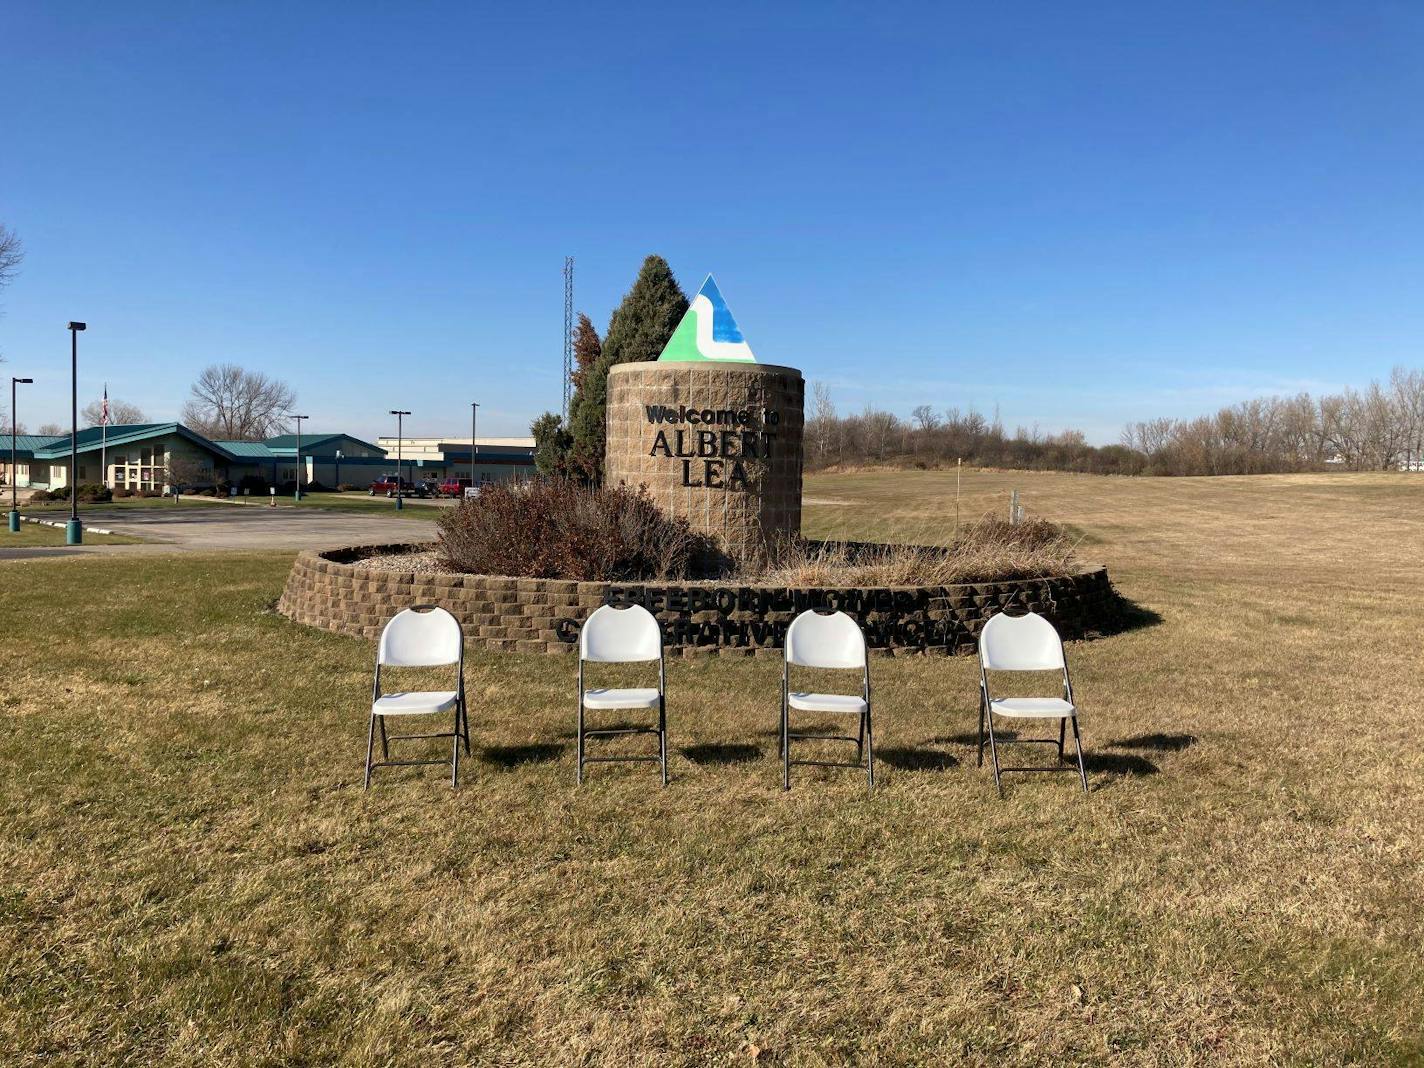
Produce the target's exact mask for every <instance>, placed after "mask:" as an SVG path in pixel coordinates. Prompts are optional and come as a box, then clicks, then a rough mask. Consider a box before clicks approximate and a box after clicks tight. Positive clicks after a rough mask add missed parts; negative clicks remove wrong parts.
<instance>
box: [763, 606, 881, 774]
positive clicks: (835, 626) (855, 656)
mask: <svg viewBox="0 0 1424 1068" xmlns="http://www.w3.org/2000/svg"><path fill="white" fill-rule="evenodd" d="M793 667H808V668H830V669H835V670H841V669H844V670H858V671H860V673H861V683H860V696H858V697H857V696H856V695H854V694H838V693H806V692H804V691H799V690H792V689H791V669H792V668H793ZM793 708H794V709H796V710H797V711H798V712H817V713H830V714H832V715H852V716H855V717H857V719H858V720H859V723H860V729H859V730H858V731H857V732H856V733H857V736H856V737H854V738H852V737H850V736H849V735H845V734H804V733H801V734H793V733H792V732H791V710H792V709H793ZM804 739H821V740H823V741H836V742H854V743H855V753H856V759H855V763H854V764H852V763H849V762H846V761H831V760H792V759H791V743H792V741H800V740H804ZM862 760H863V761H864V766H865V774H866V778H867V779H868V780H869V783H870V785H871V786H874V785H875V739H874V732H873V731H872V729H871V723H870V651H869V649H867V648H866V644H865V635H864V634H863V633H861V630H860V627H859V626H857V625H856V622H855V620H853V619H851V618H850V616H848V615H846V614H845V613H844V612H835V613H833V614H831V615H821V614H820V613H818V612H802V613H801V614H800V615H799V616H797V617H796V618H795V619H793V620H792V621H791V626H789V627H787V628H786V657H785V661H784V662H783V664H782V667H781V788H782V789H783V790H789V789H791V765H792V764H804V765H811V766H815V767H823V768H858V767H860V766H861V762H862Z"/></svg>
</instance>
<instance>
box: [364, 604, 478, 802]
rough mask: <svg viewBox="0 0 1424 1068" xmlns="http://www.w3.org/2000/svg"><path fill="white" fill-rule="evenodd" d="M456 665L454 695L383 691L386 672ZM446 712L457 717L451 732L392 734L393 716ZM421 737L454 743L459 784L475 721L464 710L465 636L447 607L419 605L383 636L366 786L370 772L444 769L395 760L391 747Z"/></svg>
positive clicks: (453, 778)
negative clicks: (389, 726)
mask: <svg viewBox="0 0 1424 1068" xmlns="http://www.w3.org/2000/svg"><path fill="white" fill-rule="evenodd" d="M452 664H453V665H455V672H456V674H455V679H456V682H455V689H453V690H402V691H397V692H395V693H382V692H381V668H383V667H399V668H434V667H449V666H450V665H452ZM447 712H453V713H454V714H455V720H454V725H453V727H452V728H451V729H450V730H449V731H438V732H435V733H431V734H387V733H386V719H387V717H389V716H432V715H441V714H444V713H447ZM378 730H379V731H380V735H381V759H380V760H379V761H375V762H373V760H372V758H373V756H374V754H375V748H376V732H377V731H378ZM418 738H449V739H450V740H451V743H450V785H451V786H452V787H453V786H455V785H456V784H457V783H458V781H459V775H460V746H461V744H463V745H464V747H465V752H466V753H468V752H469V751H470V720H469V715H468V712H467V709H466V707H465V635H464V632H463V631H461V629H460V621H459V620H458V619H456V618H455V617H454V616H452V615H451V614H450V613H449V612H447V611H445V609H443V608H437V607H435V606H434V605H416V606H415V607H414V608H407V609H405V610H404V611H402V612H398V613H396V615H395V616H394V617H393V618H392V619H391V621H390V622H389V623H387V624H386V626H385V629H384V630H382V631H381V640H380V643H379V644H378V645H377V646H376V678H375V681H374V682H373V683H372V685H371V723H370V726H369V728H368V730H367V732H366V781H365V787H364V788H365V789H370V787H371V772H372V771H373V770H375V769H376V768H390V767H399V766H403V765H416V764H444V763H445V761H444V760H443V759H440V760H392V759H391V746H390V743H391V742H404V741H413V740H415V739H418Z"/></svg>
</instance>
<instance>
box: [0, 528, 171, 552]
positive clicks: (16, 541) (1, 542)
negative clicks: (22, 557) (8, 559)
mask: <svg viewBox="0 0 1424 1068" xmlns="http://www.w3.org/2000/svg"><path fill="white" fill-rule="evenodd" d="M141 541H143V539H142V538H134V537H130V536H128V535H126V534H96V533H94V531H92V530H89V529H87V528H86V529H85V531H84V544H85V545H137V544H138V543H139V542H141ZM63 544H64V528H63V527H51V526H44V525H42V524H40V523H21V524H20V529H19V531H18V532H16V533H14V534H12V533H10V531H9V530H7V529H5V528H4V527H3V526H0V549H28V548H33V547H34V546H37V545H63Z"/></svg>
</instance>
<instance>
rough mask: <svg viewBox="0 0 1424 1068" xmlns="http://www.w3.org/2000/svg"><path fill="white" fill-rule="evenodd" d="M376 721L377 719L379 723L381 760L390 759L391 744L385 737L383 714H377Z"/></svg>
mask: <svg viewBox="0 0 1424 1068" xmlns="http://www.w3.org/2000/svg"><path fill="white" fill-rule="evenodd" d="M376 721H377V722H378V723H379V724H380V726H381V759H382V760H390V759H391V745H390V742H389V741H388V740H387V739H386V717H385V716H377V717H376Z"/></svg>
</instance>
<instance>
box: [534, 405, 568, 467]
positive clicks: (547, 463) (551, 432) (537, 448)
mask: <svg viewBox="0 0 1424 1068" xmlns="http://www.w3.org/2000/svg"><path fill="white" fill-rule="evenodd" d="M529 432H530V433H531V434H533V435H534V469H535V470H536V471H538V472H539V474H541V475H543V476H544V477H545V478H563V477H565V476H567V475H568V473H569V446H570V445H571V444H573V438H571V437H569V432H568V431H567V430H565V429H564V421H563V419H562V418H560V417H559V414H558V413H557V412H545V413H544V414H543V415H541V416H540V417H539V418H538V419H536V420H534V422H533V424H532V425H531V426H530V427H529Z"/></svg>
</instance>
